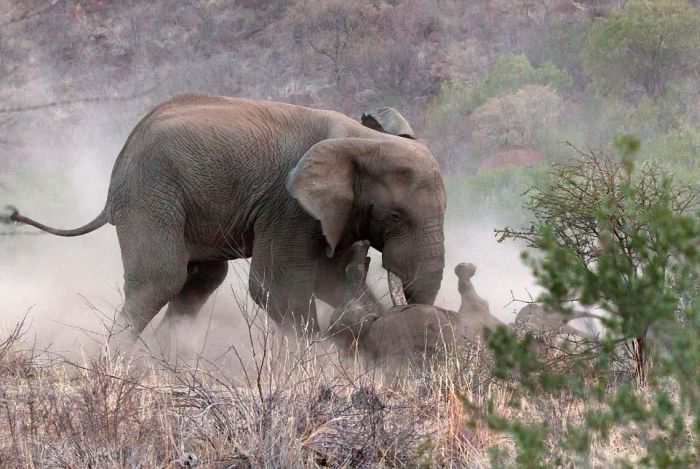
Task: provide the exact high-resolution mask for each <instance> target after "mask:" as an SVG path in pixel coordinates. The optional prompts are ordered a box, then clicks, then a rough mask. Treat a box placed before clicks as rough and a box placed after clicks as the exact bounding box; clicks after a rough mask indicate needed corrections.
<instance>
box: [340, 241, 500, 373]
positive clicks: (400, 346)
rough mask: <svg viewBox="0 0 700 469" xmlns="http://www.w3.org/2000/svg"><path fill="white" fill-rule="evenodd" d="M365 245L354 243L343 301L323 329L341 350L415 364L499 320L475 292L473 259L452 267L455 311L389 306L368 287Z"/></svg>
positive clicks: (368, 259)
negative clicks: (458, 297)
mask: <svg viewBox="0 0 700 469" xmlns="http://www.w3.org/2000/svg"><path fill="white" fill-rule="evenodd" d="M368 249H369V244H368V243H366V242H362V241H361V242H358V243H355V244H354V245H353V246H352V248H351V250H352V260H351V261H350V264H349V265H348V267H347V269H346V285H345V300H344V306H343V307H341V308H338V309H336V310H335V311H334V313H333V316H332V317H331V321H330V326H329V328H328V331H327V334H328V336H330V337H333V338H334V339H335V340H336V341H337V343H338V345H339V347H340V348H341V349H343V350H346V351H351V352H352V351H353V350H357V351H358V352H360V354H361V355H362V356H363V357H364V358H366V359H367V360H369V361H370V362H374V363H376V362H378V361H383V360H389V361H390V362H393V363H394V364H396V363H397V362H403V361H405V360H408V361H409V362H412V363H413V364H420V363H421V362H422V361H423V360H425V359H429V358H430V357H432V356H433V355H435V354H436V353H439V352H444V351H448V350H451V349H453V348H454V347H455V346H456V345H457V344H459V343H460V342H462V341H465V340H473V339H475V338H476V337H477V336H479V335H480V334H481V333H482V332H483V330H484V329H485V328H487V327H488V328H491V327H495V326H498V325H501V324H503V323H502V322H501V321H499V320H498V319H497V318H496V317H494V316H493V315H491V313H490V312H489V307H488V303H487V302H486V301H485V300H484V299H483V298H481V297H480V296H479V295H478V294H477V293H476V291H475V289H474V286H473V285H472V283H471V278H472V277H473V276H474V274H475V272H476V267H475V266H474V265H473V264H465V263H462V264H459V265H457V267H456V268H455V274H456V275H457V277H458V279H459V281H458V287H459V292H460V294H461V296H462V301H461V305H460V308H459V311H457V312H455V311H450V310H447V309H443V308H439V307H437V306H432V305H423V304H413V305H397V306H394V307H392V308H390V309H388V310H384V309H383V308H382V306H381V305H380V304H379V303H378V302H377V301H376V299H375V298H374V297H373V296H372V294H371V293H370V292H369V290H368V287H367V284H366V275H367V269H368V268H369V263H370V258H369V257H367V250H368Z"/></svg>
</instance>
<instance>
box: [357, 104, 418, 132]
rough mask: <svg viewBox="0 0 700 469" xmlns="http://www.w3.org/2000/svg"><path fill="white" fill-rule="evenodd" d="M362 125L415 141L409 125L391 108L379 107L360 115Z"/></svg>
mask: <svg viewBox="0 0 700 469" xmlns="http://www.w3.org/2000/svg"><path fill="white" fill-rule="evenodd" d="M360 120H361V121H362V125H364V126H365V127H369V128H370V129H374V130H378V131H380V132H384V133H387V134H392V135H398V136H399V137H405V138H410V139H411V140H415V138H416V136H415V134H414V133H413V129H412V128H411V124H409V123H408V121H407V120H406V118H405V117H404V116H402V115H401V113H400V112H399V111H397V110H396V109H394V108H393V107H379V108H377V109H374V110H372V111H369V112H366V113H363V114H362V117H361V118H360Z"/></svg>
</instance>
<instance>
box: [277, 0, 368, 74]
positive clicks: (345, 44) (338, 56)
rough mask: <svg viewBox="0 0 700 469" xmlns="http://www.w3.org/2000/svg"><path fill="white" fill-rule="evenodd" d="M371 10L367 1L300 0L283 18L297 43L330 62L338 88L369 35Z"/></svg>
mask: <svg viewBox="0 0 700 469" xmlns="http://www.w3.org/2000/svg"><path fill="white" fill-rule="evenodd" d="M375 13H376V7H375V6H373V5H372V3H371V2H369V1H359V2H346V1H344V0H329V1H319V0H303V1H300V2H298V3H296V4H295V5H293V6H292V7H290V9H289V11H288V12H287V21H288V22H289V24H290V26H291V29H292V34H293V36H294V39H295V40H296V42H297V43H298V44H299V45H301V46H303V47H310V48H311V49H312V50H313V51H314V53H315V54H317V55H319V56H321V57H323V58H324V59H325V60H326V61H327V62H328V63H330V66H331V70H332V76H333V81H334V83H335V85H336V87H337V88H340V87H341V84H342V81H343V77H344V76H345V74H346V72H347V71H348V70H349V69H350V68H351V66H352V62H353V57H354V52H355V51H356V50H358V48H359V45H360V43H361V42H363V41H364V40H365V39H367V38H368V36H369V35H370V34H369V33H370V31H371V21H370V18H371V17H372V16H373V15H374V14H375Z"/></svg>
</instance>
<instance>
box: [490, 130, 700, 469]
mask: <svg viewBox="0 0 700 469" xmlns="http://www.w3.org/2000/svg"><path fill="white" fill-rule="evenodd" d="M616 148H617V149H618V155H619V157H613V156H607V155H605V154H602V153H599V152H593V151H591V152H588V153H583V152H579V157H578V158H577V159H576V160H575V161H574V162H571V163H570V164H568V165H562V166H558V167H555V169H554V170H553V171H552V173H551V176H550V181H549V184H548V185H547V186H546V187H545V189H533V190H532V191H531V192H529V194H528V196H527V202H526V208H528V209H529V211H530V213H531V214H532V222H531V225H530V227H529V228H526V229H516V230H514V229H510V228H506V229H504V230H500V232H499V233H500V236H501V240H503V239H524V240H526V241H527V242H529V243H530V245H531V246H532V247H533V248H535V249H536V255H528V256H526V259H527V260H528V262H529V263H530V265H531V266H532V268H533V273H534V275H535V278H536V279H537V281H538V283H539V284H540V285H541V286H542V287H543V288H544V294H543V295H542V297H541V300H542V301H544V302H545V303H546V304H547V305H548V306H550V307H551V308H556V309H558V310H560V311H563V312H567V311H569V312H570V311H572V310H573V309H574V308H582V307H583V308H586V309H588V310H595V311H597V312H598V313H599V314H600V315H601V320H602V322H603V324H604V325H605V327H606V333H605V335H604V337H603V338H602V339H601V340H600V342H595V343H591V348H590V352H591V353H587V354H583V355H577V356H569V357H567V360H569V363H568V366H566V367H564V368H563V369H562V371H558V370H557V369H554V368H552V367H545V366H543V365H542V363H540V362H539V360H538V358H537V357H536V356H535V355H534V354H532V353H529V347H528V340H529V338H528V337H526V338H525V339H524V340H520V339H518V338H517V337H514V336H513V335H512V334H511V333H510V332H509V331H507V330H506V329H505V328H502V329H499V330H497V331H495V332H493V333H491V334H489V335H488V337H487V340H488V342H489V345H490V347H491V349H492V351H493V353H494V358H495V362H496V368H495V370H494V371H495V376H496V377H497V378H501V379H503V378H512V377H517V382H516V384H512V386H513V388H514V391H513V392H514V396H515V399H514V401H513V404H514V405H518V402H519V401H520V399H521V398H522V396H524V395H526V394H527V393H531V394H533V395H537V396H538V400H541V399H544V397H543V394H542V393H544V394H545V395H547V394H549V395H558V396H564V397H565V396H578V397H583V398H585V399H586V400H585V401H584V402H586V406H585V408H584V409H582V410H581V412H582V414H581V415H582V418H581V419H580V421H569V422H567V425H566V427H565V428H563V429H560V430H561V433H560V434H557V435H555V434H554V430H553V429H551V428H548V427H547V426H546V425H543V423H542V422H521V421H519V420H518V419H517V418H515V419H513V418H506V417H505V416H503V415H491V416H490V417H489V418H488V420H489V423H490V425H491V426H492V428H494V429H496V430H500V431H505V432H508V433H511V434H512V435H513V436H514V438H515V439H516V442H517V444H518V451H519V459H518V460H519V461H521V463H522V464H524V465H528V466H530V467H542V466H547V465H552V464H555V465H562V464H581V465H584V466H589V465H590V458H591V450H592V444H593V442H594V441H595V439H597V438H608V437H609V436H610V435H611V434H612V433H613V432H621V433H623V434H624V435H627V438H637V439H638V440H639V442H640V452H641V457H640V458H639V459H637V460H634V461H630V460H624V459H623V458H621V460H620V461H618V462H619V463H621V464H623V465H629V464H639V465H645V466H657V467H658V466H663V467H688V466H697V464H698V450H699V449H700V447H699V444H700V374H699V373H698V372H697V370H698V369H700V300H699V299H698V286H697V279H698V278H700V216H698V213H697V209H698V207H699V205H700V192H699V191H698V189H697V188H695V187H693V186H689V185H685V184H679V183H677V182H674V181H673V179H672V178H671V176H670V175H669V174H668V173H666V172H665V171H664V170H663V169H662V167H661V166H660V165H659V164H655V163H646V164H644V165H642V166H641V167H640V168H639V169H635V167H634V155H635V153H636V152H637V151H638V149H639V142H638V141H637V140H635V139H632V138H629V137H628V138H622V139H619V140H618V141H617V142H616ZM630 341H633V344H634V346H635V351H636V355H635V359H636V364H637V367H636V371H637V378H638V380H637V382H636V383H635V382H626V383H623V384H620V383H615V381H614V380H613V379H612V378H611V376H612V374H611V373H612V372H613V371H614V366H615V357H616V352H617V351H618V350H619V347H620V344H624V343H629V342H630ZM580 370H589V371H590V372H591V373H592V374H591V375H589V376H586V375H585V374H582V373H581V371H580ZM591 370H592V371H591ZM511 383H512V381H511ZM552 438H557V441H556V442H555V443H552V441H551V440H552ZM548 441H549V444H546V442H548ZM552 448H556V451H554V450H553V449H552ZM495 456H496V457H499V455H498V454H496V455H495ZM496 462H497V461H496Z"/></svg>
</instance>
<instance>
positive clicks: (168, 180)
mask: <svg viewBox="0 0 700 469" xmlns="http://www.w3.org/2000/svg"><path fill="white" fill-rule="evenodd" d="M324 132H327V129H325V124H324V120H323V116H322V114H319V112H318V111H314V110H312V109H308V108H302V107H299V106H293V105H289V104H285V103H273V102H265V101H254V100H247V99H237V98H227V97H223V96H210V95H201V94H188V95H182V96H177V97H174V98H172V99H170V100H169V101H166V102H164V103H162V104H160V105H158V106H157V107H156V108H154V109H153V110H152V111H151V112H150V113H149V114H148V115H146V116H145V117H144V118H143V119H142V120H141V121H140V122H139V124H138V125H137V126H136V127H135V128H134V130H133V131H132V133H131V134H130V135H129V137H128V139H127V141H126V143H125V145H124V148H123V149H122V151H121V153H120V155H119V157H118V158H117V161H116V162H115V165H114V169H113V171H112V178H111V183H110V195H109V198H110V201H109V205H110V206H111V207H113V210H112V211H119V209H120V207H123V206H125V205H128V204H129V202H130V201H131V200H132V199H134V198H136V197H138V193H139V192H140V191H142V190H145V189H144V188H148V187H160V188H163V192H164V193H165V194H172V195H173V196H178V197H181V198H182V199H183V200H182V202H183V203H184V207H183V209H184V210H185V211H187V210H188V208H190V209H192V210H193V211H196V210H198V209H199V208H201V207H208V208H211V207H213V210H214V211H216V213H214V212H212V213H211V214H210V215H211V218H212V219H211V220H209V221H211V222H212V223H222V222H226V223H228V222H229V221H230V220H228V219H226V218H227V216H229V217H230V216H233V215H231V214H227V213H224V212H225V210H224V206H228V207H231V206H233V205H235V204H236V202H237V201H236V200H235V197H234V196H239V197H240V199H241V201H243V200H245V201H247V202H248V203H249V204H252V203H254V202H255V198H256V197H260V196H263V195H265V194H268V193H269V192H270V188H271V187H272V186H278V187H283V181H284V178H285V177H286V174H287V172H288V171H289V170H291V168H293V167H294V165H295V164H296V162H297V161H298V160H299V159H300V158H301V156H303V154H304V153H305V152H306V150H308V148H310V147H311V146H313V145H314V144H315V143H317V142H318V141H320V140H323V139H324ZM245 191H247V193H245V194H244V193H243V192H245ZM122 211H123V210H122ZM111 218H113V217H111Z"/></svg>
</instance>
